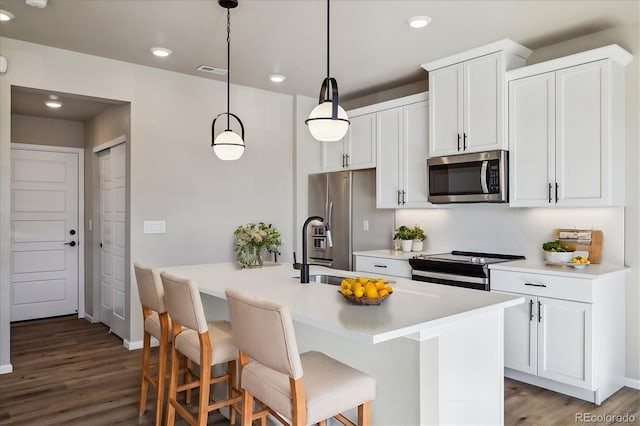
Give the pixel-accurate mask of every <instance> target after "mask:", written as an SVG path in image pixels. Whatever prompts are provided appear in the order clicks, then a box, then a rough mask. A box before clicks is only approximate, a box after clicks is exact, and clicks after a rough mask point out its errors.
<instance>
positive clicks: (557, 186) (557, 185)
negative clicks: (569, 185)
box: [556, 182, 560, 203]
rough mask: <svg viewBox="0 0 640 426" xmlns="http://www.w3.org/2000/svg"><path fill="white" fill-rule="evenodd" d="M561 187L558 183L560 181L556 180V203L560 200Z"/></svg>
mask: <svg viewBox="0 0 640 426" xmlns="http://www.w3.org/2000/svg"><path fill="white" fill-rule="evenodd" d="M559 188H560V185H559V184H558V182H556V203H557V202H558V189H559Z"/></svg>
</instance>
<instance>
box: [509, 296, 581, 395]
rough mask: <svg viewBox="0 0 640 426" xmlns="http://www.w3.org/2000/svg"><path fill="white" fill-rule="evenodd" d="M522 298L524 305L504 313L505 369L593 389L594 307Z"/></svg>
mask: <svg viewBox="0 0 640 426" xmlns="http://www.w3.org/2000/svg"><path fill="white" fill-rule="evenodd" d="M512 294H516V293H512ZM521 296H523V297H524V298H525V304H524V305H519V306H514V307H513V308H509V309H507V310H506V311H505V321H504V322H505V325H504V334H505V351H504V366H505V367H507V368H511V369H514V370H518V371H522V372H525V373H529V374H533V375H536V376H539V377H545V378H548V379H551V380H556V381H560V382H563V383H568V384H571V385H573V386H579V387H585V388H590V387H591V384H592V377H591V371H592V363H591V352H592V348H591V343H592V339H591V336H592V329H591V327H592V326H591V305H590V304H588V303H581V302H573V301H568V300H562V299H553V298H546V297H536V296H531V295H526V294H522V295H521Z"/></svg>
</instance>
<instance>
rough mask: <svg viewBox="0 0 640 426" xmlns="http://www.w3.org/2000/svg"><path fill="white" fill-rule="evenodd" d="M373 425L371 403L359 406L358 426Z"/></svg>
mask: <svg viewBox="0 0 640 426" xmlns="http://www.w3.org/2000/svg"><path fill="white" fill-rule="evenodd" d="M370 424H371V401H367V402H365V403H364V404H362V405H358V426H369V425H370Z"/></svg>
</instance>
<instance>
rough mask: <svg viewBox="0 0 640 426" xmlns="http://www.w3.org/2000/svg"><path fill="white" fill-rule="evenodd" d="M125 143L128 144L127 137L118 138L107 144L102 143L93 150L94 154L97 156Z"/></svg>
mask: <svg viewBox="0 0 640 426" xmlns="http://www.w3.org/2000/svg"><path fill="white" fill-rule="evenodd" d="M125 142H127V137H126V136H125V135H121V136H118V137H117V138H114V139H111V140H110V141H107V142H105V143H101V144H100V145H98V146H96V147H95V148H93V153H94V154H97V153H98V152H100V151H104V150H105V149H109V148H113V147H114V146H117V145H120V144H122V143H125Z"/></svg>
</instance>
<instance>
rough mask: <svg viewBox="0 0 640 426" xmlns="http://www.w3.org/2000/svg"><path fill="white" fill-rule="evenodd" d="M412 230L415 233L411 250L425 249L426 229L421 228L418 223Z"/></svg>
mask: <svg viewBox="0 0 640 426" xmlns="http://www.w3.org/2000/svg"><path fill="white" fill-rule="evenodd" d="M411 232H412V233H413V241H412V243H411V251H422V250H424V240H425V239H426V238H427V236H426V235H425V233H424V230H423V229H422V228H420V226H418V225H416V226H414V227H413V228H411Z"/></svg>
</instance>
